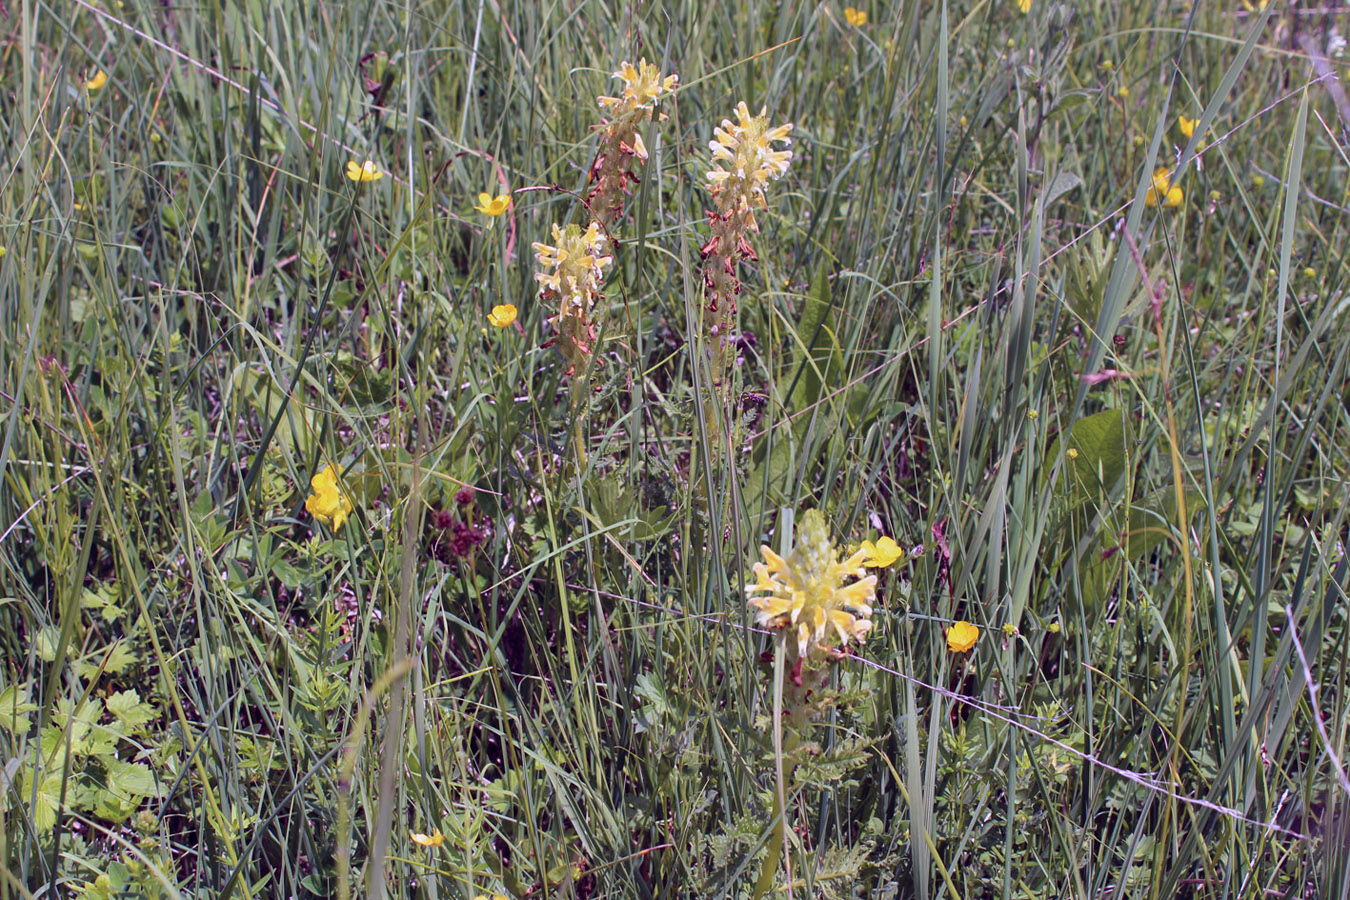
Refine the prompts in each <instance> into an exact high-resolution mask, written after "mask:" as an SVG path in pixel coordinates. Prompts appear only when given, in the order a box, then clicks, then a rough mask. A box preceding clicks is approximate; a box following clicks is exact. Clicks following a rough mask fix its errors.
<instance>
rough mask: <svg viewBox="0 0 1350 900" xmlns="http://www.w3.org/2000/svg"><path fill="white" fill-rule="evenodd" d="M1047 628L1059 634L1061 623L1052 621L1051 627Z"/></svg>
mask: <svg viewBox="0 0 1350 900" xmlns="http://www.w3.org/2000/svg"><path fill="white" fill-rule="evenodd" d="M1047 630H1048V631H1049V632H1050V633H1051V634H1059V623H1058V622H1051V623H1050V625H1049V627H1048V628H1047Z"/></svg>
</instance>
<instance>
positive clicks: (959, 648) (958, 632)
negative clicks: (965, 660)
mask: <svg viewBox="0 0 1350 900" xmlns="http://www.w3.org/2000/svg"><path fill="white" fill-rule="evenodd" d="M979 639H980V629H979V627H977V626H975V625H972V624H971V623H970V622H966V621H964V620H962V621H960V622H955V623H953V624H952V627H951V628H948V629H947V649H948V650H950V651H951V652H952V653H966V652H969V651H970V649H971V648H973V647H974V646H975V642H976V641H978V640H979Z"/></svg>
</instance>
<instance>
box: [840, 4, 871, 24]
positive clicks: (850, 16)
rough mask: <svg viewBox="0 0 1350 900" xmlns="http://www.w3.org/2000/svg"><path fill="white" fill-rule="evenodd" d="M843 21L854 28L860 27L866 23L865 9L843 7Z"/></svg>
mask: <svg viewBox="0 0 1350 900" xmlns="http://www.w3.org/2000/svg"><path fill="white" fill-rule="evenodd" d="M844 21H845V22H847V23H848V24H850V25H852V26H853V27H854V28H861V27H863V26H864V25H866V24H867V10H865V9H854V8H853V7H851V6H845V7H844Z"/></svg>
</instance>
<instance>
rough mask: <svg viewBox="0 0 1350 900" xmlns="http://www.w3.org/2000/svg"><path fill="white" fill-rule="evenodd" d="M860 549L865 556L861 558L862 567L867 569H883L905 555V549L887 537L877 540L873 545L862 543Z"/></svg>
mask: <svg viewBox="0 0 1350 900" xmlns="http://www.w3.org/2000/svg"><path fill="white" fill-rule="evenodd" d="M861 549H862V552H863V553H864V554H866V555H865V556H864V557H863V565H864V566H866V567H867V568H869V569H884V568H886V567H887V566H889V565H890V564H891V563H893V562H895V561H896V560H898V559H899V558H900V557H902V556H904V555H905V548H904V547H901V546H900V545H899V544H897V543H896V542H895V541H894V539H892V538H889V537H880V538H877V542H876V543H875V544H874V543H872V542H871V541H863V542H862V547H861Z"/></svg>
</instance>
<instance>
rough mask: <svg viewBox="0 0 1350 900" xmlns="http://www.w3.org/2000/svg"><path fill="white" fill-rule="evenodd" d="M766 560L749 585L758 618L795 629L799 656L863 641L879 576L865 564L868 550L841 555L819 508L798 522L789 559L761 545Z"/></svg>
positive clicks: (764, 623)
mask: <svg viewBox="0 0 1350 900" xmlns="http://www.w3.org/2000/svg"><path fill="white" fill-rule="evenodd" d="M759 552H760V554H761V555H762V556H763V557H764V562H758V563H755V567H754V570H753V571H754V575H755V581H754V583H753V584H747V585H746V586H745V592H746V594H747V595H749V597H748V601H749V604H750V606H751V607H752V608H753V609H754V610H755V622H756V623H757V624H759V625H762V626H764V627H766V628H795V629H796V637H797V654H798V656H801V657H805V656H806V655H807V654H808V653H810V651H811V650H812V649H813V648H815V647H821V648H824V649H828V648H829V642H830V640H831V638H832V637H838V639H839V643H840V644H841V645H843V644H847V643H848V642H849V641H850V640H855V641H859V642H861V641H862V639H863V637H864V636H865V635H866V634H867V632H868V631H869V630H870V629H871V627H872V622H871V616H872V606H871V603H872V601H873V600H874V599H875V598H876V592H877V576H875V575H868V574H867V572H866V570H865V569H864V568H863V559H864V558H865V557H866V553H864V551H862V550H859V551H857V552H856V553H854V554H853V555H852V556H849V557H848V558H847V559H840V558H839V556H838V553H837V551H836V550H835V546H834V542H833V541H832V540H830V535H829V532H828V531H827V530H826V527H825V517H824V516H823V515H821V513H820V510H818V509H812V510H808V511H807V512H806V513H805V514H804V515H803V516H802V520H801V524H800V525H798V526H797V540H796V543H795V544H794V545H793V548H792V552H791V553H789V554H788V555H787V558H784V557H781V556H779V555H778V554H777V553H774V552H773V551H772V550H770V549H769V548H768V547H764V546H761V547H760V548H759Z"/></svg>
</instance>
